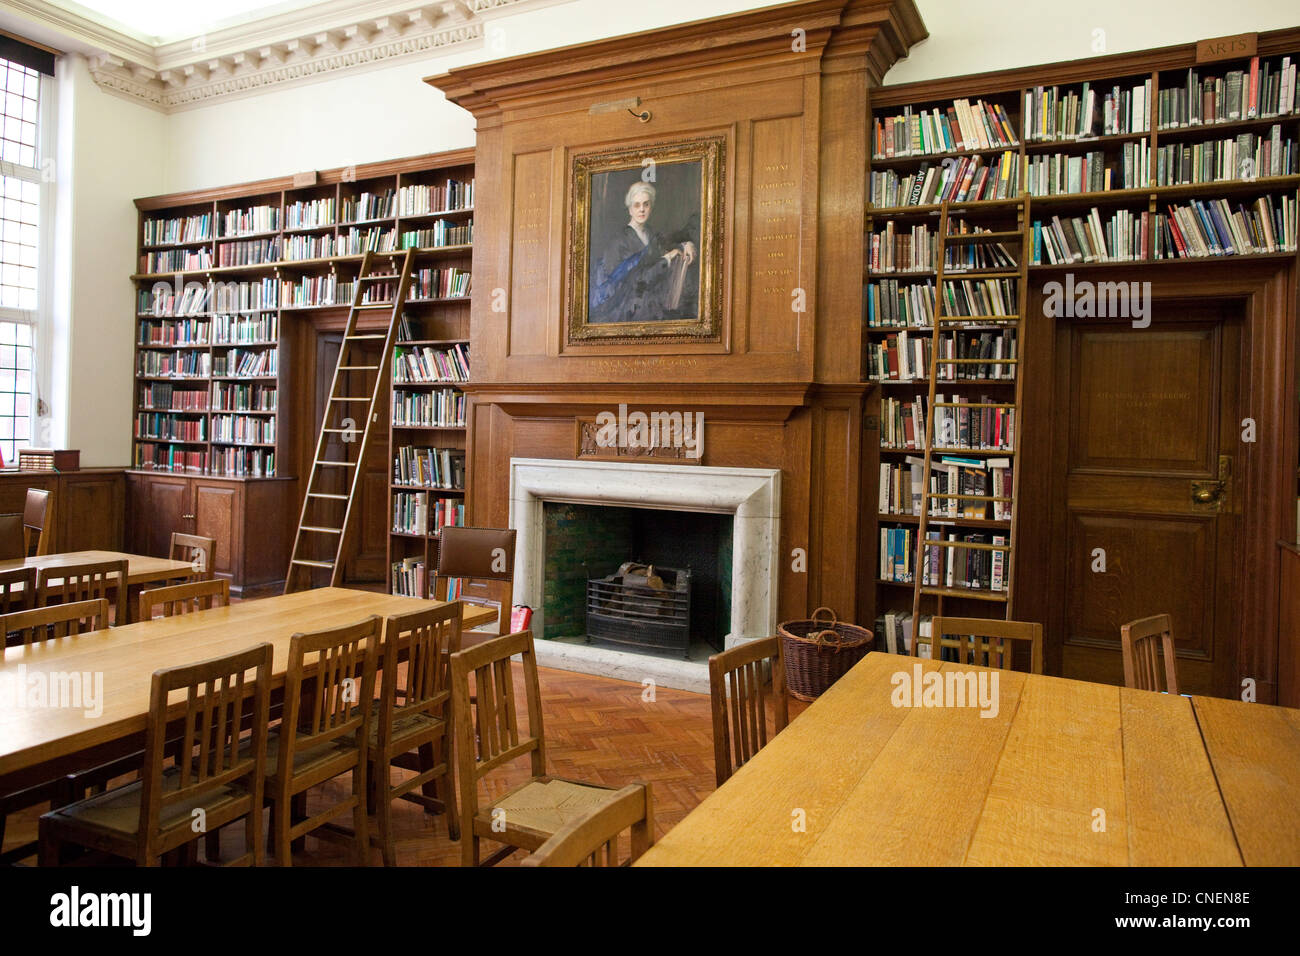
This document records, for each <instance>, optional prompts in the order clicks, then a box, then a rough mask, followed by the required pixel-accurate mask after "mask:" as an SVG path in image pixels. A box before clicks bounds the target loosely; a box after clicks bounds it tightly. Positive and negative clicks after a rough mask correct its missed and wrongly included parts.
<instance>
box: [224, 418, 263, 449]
mask: <svg viewBox="0 0 1300 956" xmlns="http://www.w3.org/2000/svg"><path fill="white" fill-rule="evenodd" d="M212 440H213V441H214V442H233V443H234V444H236V445H274V444H275V417H274V416H271V415H213V416H212Z"/></svg>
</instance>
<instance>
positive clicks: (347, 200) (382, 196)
mask: <svg viewBox="0 0 1300 956" xmlns="http://www.w3.org/2000/svg"><path fill="white" fill-rule="evenodd" d="M396 202H397V193H396V192H395V191H393V190H391V189H385V190H384V191H383V192H380V193H372V192H369V191H367V192H363V193H362V194H361V195H359V196H355V197H353V196H346V197H344V199H343V221H344V222H365V221H367V220H369V219H388V218H391V217H392V215H393V213H394V211H395V209H394V204H395V203H396Z"/></svg>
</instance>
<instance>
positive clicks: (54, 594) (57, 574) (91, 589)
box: [36, 561, 127, 625]
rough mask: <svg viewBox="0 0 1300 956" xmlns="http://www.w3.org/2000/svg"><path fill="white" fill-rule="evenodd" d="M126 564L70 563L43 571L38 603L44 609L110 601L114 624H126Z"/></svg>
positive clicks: (39, 585)
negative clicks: (82, 602) (103, 600)
mask: <svg viewBox="0 0 1300 956" xmlns="http://www.w3.org/2000/svg"><path fill="white" fill-rule="evenodd" d="M126 590H127V562H125V561H100V562H96V563H93V564H69V565H65V566H63V567H58V568H41V569H40V571H39V572H38V573H37V575H36V593H37V595H38V598H37V600H38V601H39V603H40V606H41V607H48V606H50V605H51V604H71V603H73V602H74V601H91V600H94V599H95V598H108V597H109V595H110V594H111V595H112V600H111V601H110V604H111V606H112V608H113V612H114V614H113V623H114V624H116V625H122V624H125V623H127V605H126Z"/></svg>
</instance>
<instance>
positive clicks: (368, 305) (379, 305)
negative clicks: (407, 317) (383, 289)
mask: <svg viewBox="0 0 1300 956" xmlns="http://www.w3.org/2000/svg"><path fill="white" fill-rule="evenodd" d="M396 304H397V303H395V302H363V303H361V304H360V305H357V306H354V308H355V309H357V311H361V310H364V309H391V308H392V307H393V306H394V305H396ZM383 337H384V336H382V335H381V336H379V338H381V339H382V338H383ZM349 338H356V336H355V335H353V336H349Z"/></svg>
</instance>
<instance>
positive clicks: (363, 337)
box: [343, 335, 388, 339]
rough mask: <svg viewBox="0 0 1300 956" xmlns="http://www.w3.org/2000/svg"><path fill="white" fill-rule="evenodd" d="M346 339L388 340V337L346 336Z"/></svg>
mask: <svg viewBox="0 0 1300 956" xmlns="http://www.w3.org/2000/svg"><path fill="white" fill-rule="evenodd" d="M343 338H344V339H386V338H388V336H386V335H345V336H343Z"/></svg>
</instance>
